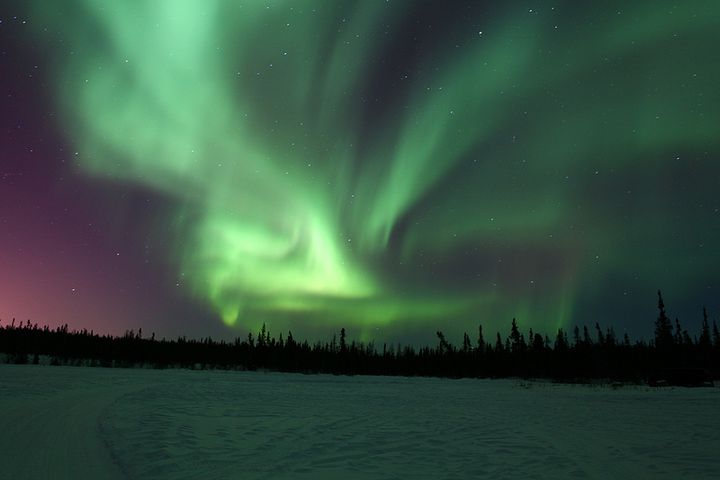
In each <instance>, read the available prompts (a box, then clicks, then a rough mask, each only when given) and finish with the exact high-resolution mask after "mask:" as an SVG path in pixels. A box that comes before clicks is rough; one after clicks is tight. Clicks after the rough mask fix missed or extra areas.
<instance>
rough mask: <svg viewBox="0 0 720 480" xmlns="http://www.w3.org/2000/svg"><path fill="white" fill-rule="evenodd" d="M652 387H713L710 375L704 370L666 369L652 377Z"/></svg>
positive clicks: (649, 382) (650, 381)
mask: <svg viewBox="0 0 720 480" xmlns="http://www.w3.org/2000/svg"><path fill="white" fill-rule="evenodd" d="M648 385H650V386H651V387H667V386H676V387H712V386H713V383H712V381H711V380H710V374H709V372H708V371H707V370H705V369H703V368H666V369H664V370H662V371H659V372H657V373H656V374H655V375H652V376H650V378H649V379H648Z"/></svg>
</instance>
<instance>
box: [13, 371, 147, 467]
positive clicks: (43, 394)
mask: <svg viewBox="0 0 720 480" xmlns="http://www.w3.org/2000/svg"><path fill="white" fill-rule="evenodd" d="M138 373H140V372H138ZM116 377H117V371H112V370H108V369H94V368H83V367H49V366H29V365H28V366H12V365H7V366H6V365H0V432H2V434H0V460H1V461H0V479H2V480H5V479H7V480H24V479H28V480H35V479H53V480H64V479H68V480H70V479H74V480H83V479H93V480H97V479H121V478H123V475H121V472H120V469H119V467H118V465H117V464H116V463H115V462H114V461H113V459H112V456H111V453H110V451H109V449H108V448H107V445H106V442H105V440H104V438H103V436H102V435H101V431H100V418H101V416H102V415H103V414H105V413H106V409H107V408H108V407H109V406H110V405H111V404H112V403H113V402H115V401H117V400H118V398H120V397H122V395H124V394H126V393H129V392H132V391H133V390H137V389H140V388H142V387H143V383H142V382H137V383H135V382H132V383H128V382H123V381H122V378H116Z"/></svg>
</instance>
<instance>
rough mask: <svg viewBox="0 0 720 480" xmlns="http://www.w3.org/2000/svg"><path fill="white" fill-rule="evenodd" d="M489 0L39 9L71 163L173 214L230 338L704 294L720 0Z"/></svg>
mask: <svg viewBox="0 0 720 480" xmlns="http://www.w3.org/2000/svg"><path fill="white" fill-rule="evenodd" d="M479 3H482V2H475V5H474V6H473V5H472V2H471V4H470V6H468V7H467V11H468V12H470V13H468V14H467V15H463V14H462V12H463V11H464V10H463V9H465V5H464V4H463V5H461V4H462V2H457V4H455V5H453V6H452V7H449V6H447V5H445V4H444V3H443V2H436V3H428V2H424V3H423V2H410V1H407V2H406V1H391V2H385V1H374V0H370V1H357V2H348V1H317V2H310V1H260V0H258V1H246V2H239V1H219V0H197V1H195V0H154V1H143V2H141V1H110V0H108V1H100V0H95V1H91V0H87V1H78V2H37V4H36V5H35V16H36V18H38V19H40V21H38V22H36V23H37V24H38V25H40V26H44V27H45V28H47V27H50V31H61V32H62V35H61V36H62V42H58V41H57V40H56V39H53V38H51V37H52V35H50V34H47V33H44V32H43V30H42V29H41V28H39V29H38V32H37V33H38V36H39V37H42V39H43V40H42V41H43V42H46V45H47V46H48V48H50V49H51V51H52V52H53V56H55V57H56V60H55V65H56V66H57V75H56V80H57V82H56V85H54V86H51V88H53V89H54V90H55V92H56V96H57V100H58V104H59V105H60V106H59V109H60V110H59V112H60V118H61V123H62V125H63V127H62V128H63V129H64V130H65V131H66V132H67V134H68V141H69V142H70V143H71V144H72V145H73V148H74V149H75V150H76V151H77V152H78V153H77V155H76V157H75V160H76V161H77V166H78V171H79V172H81V173H82V174H83V175H87V176H89V178H91V179H102V180H104V181H108V182H116V183H120V184H134V185H140V186H142V187H143V188H146V189H150V190H152V191H154V192H158V193H159V194H162V195H164V196H166V197H167V198H168V199H170V200H171V201H172V203H173V204H174V205H175V208H174V211H172V212H167V213H168V215H167V216H166V217H165V218H158V222H157V224H156V226H155V230H156V232H154V233H155V234H157V235H160V236H161V237H162V238H164V239H165V242H166V247H167V248H166V250H167V251H166V253H167V256H168V258H169V259H170V261H171V262H172V264H173V265H175V266H176V268H177V271H176V272H174V274H175V275H182V277H183V278H184V279H185V281H186V282H187V283H188V285H190V286H191V288H192V292H193V294H194V296H195V298H197V299H199V300H200V301H202V302H206V303H207V304H208V305H209V306H211V307H212V309H213V310H214V311H215V312H217V315H218V318H220V319H222V321H223V322H225V324H227V325H228V326H236V327H241V328H253V329H254V328H257V326H258V325H259V324H260V323H262V322H270V324H271V325H272V327H273V328H274V329H275V330H276V331H277V330H278V329H280V328H282V329H285V328H289V327H294V326H297V325H301V324H304V325H310V326H313V325H314V326H321V325H332V326H333V328H339V327H340V326H350V327H352V328H353V329H354V331H355V332H358V335H359V336H360V337H361V338H366V339H367V338H371V337H373V336H374V335H376V334H375V333H373V332H376V331H378V330H376V329H380V330H382V331H385V332H389V331H397V330H398V329H402V328H405V327H406V326H408V325H410V324H413V325H419V326H421V327H422V328H424V329H427V328H430V329H432V328H435V327H436V326H438V327H440V326H443V328H446V329H447V330H448V331H450V332H453V331H455V330H457V331H460V330H462V329H466V330H469V331H471V330H474V328H476V325H477V323H478V322H482V323H483V324H486V325H488V326H490V327H491V328H494V327H496V326H501V325H505V324H506V323H508V320H509V319H510V318H512V317H518V319H519V320H520V321H521V323H522V324H523V325H528V326H533V327H534V328H537V329H539V330H542V331H547V332H551V331H552V329H553V328H556V327H558V326H566V325H569V324H571V323H573V321H577V320H578V318H577V317H578V315H579V314H580V313H582V312H579V310H583V309H585V308H586V307H587V306H596V305H600V304H602V303H603V300H602V298H603V297H607V296H609V295H610V294H609V293H608V292H611V291H612V292H614V293H613V294H612V295H617V297H618V299H620V298H621V295H628V294H630V295H636V296H635V297H634V301H635V302H640V301H642V302H643V303H648V304H649V306H650V307H652V302H653V299H652V296H649V297H648V298H647V300H646V299H645V297H643V298H642V300H641V299H640V297H639V296H637V295H639V294H643V295H645V294H646V293H647V292H652V291H653V290H654V289H657V288H658V287H664V286H665V285H667V288H670V286H672V288H673V290H674V292H675V294H676V295H677V296H682V295H683V294H687V295H690V294H691V292H692V291H693V290H697V289H698V288H699V287H702V286H704V285H705V283H703V282H706V279H707V278H709V277H711V276H712V275H713V268H715V269H716V266H717V265H718V260H720V258H719V255H718V250H717V248H715V247H714V245H717V241H718V240H720V233H719V228H718V221H719V220H718V218H719V215H718V206H720V204H719V203H718V200H717V198H718V195H717V193H718V191H719V189H718V186H719V185H718V183H719V182H718V177H719V175H718V166H717V160H718V159H717V153H718V146H719V145H718V144H719V143H720V141H719V139H720V108H718V101H719V100H720V89H719V88H718V85H720V56H719V54H718V49H717V48H715V47H712V46H713V45H718V44H720V42H719V40H720V31H719V30H718V28H717V26H718V25H720V3H718V2H716V1H691V2H668V1H663V0H658V1H652V2H649V1H647V2H630V3H628V2H616V3H615V4H614V6H613V5H612V4H610V3H607V4H606V3H603V5H602V6H601V5H600V4H592V5H589V4H585V5H577V4H576V2H550V3H538V2H498V3H497V4H496V5H494V6H492V5H487V6H485V7H484V11H478V10H483V9H481V8H479V7H478V4H479ZM509 3H511V4H509ZM489 12H491V14H490V13H489ZM433 20H434V22H433ZM711 199H712V200H711ZM700 204H702V205H701V206H698V205H700ZM678 278H680V279H682V281H681V282H680V284H679V285H678V284H676V283H677V279H678ZM613 288H614V289H615V290H613ZM612 295H610V296H612ZM613 298H614V297H613ZM618 301H620V300H618ZM601 314H602V312H601ZM433 331H434V330H433Z"/></svg>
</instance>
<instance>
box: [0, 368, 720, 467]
mask: <svg viewBox="0 0 720 480" xmlns="http://www.w3.org/2000/svg"><path fill="white" fill-rule="evenodd" d="M719 477H720V389H719V388H702V389H684V388H677V389H650V388H645V387H623V388H619V389H612V388H605V387H591V386H568V385H553V384H548V383H528V382H522V381H519V380H444V379H424V378H393V377H389V378H382V377H333V376H328V375H308V376H304V375H294V374H282V373H267V374H265V373H252V372H220V371H216V372H209V371H184V370H125V369H97V368H73V367H49V366H32V365H27V366H14V365H0V478H2V479H13V480H16V479H17V480H19V479H24V478H31V479H104V478H131V479H135V478H137V479H162V478H168V479H183V478H188V479H219V478H228V479H246V478H248V479H252V478H262V479H265V478H288V479H290V478H292V479H295V478H301V479H302V478H307V479H310V478H312V479H315V478H341V479H343V480H345V479H353V478H372V479H384V478H413V479H414V478H428V479H430V478H431V479H438V478H612V479H619V478H673V479H677V478H719Z"/></svg>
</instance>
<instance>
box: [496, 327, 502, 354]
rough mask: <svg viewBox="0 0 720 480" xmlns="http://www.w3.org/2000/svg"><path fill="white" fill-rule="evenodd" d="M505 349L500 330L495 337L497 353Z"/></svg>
mask: <svg viewBox="0 0 720 480" xmlns="http://www.w3.org/2000/svg"><path fill="white" fill-rule="evenodd" d="M503 350H504V347H503V341H502V337H501V336H500V332H497V337H496V338H495V351H496V352H497V353H502V352H503Z"/></svg>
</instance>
